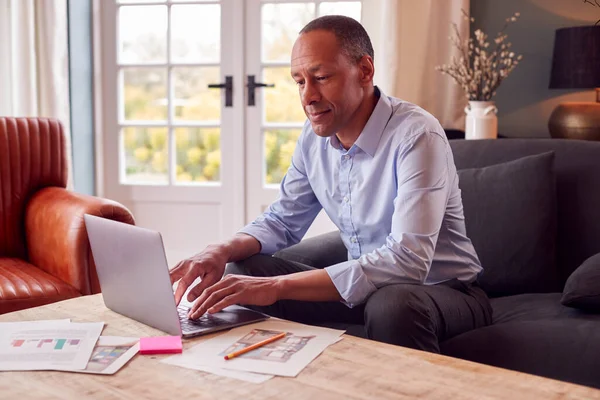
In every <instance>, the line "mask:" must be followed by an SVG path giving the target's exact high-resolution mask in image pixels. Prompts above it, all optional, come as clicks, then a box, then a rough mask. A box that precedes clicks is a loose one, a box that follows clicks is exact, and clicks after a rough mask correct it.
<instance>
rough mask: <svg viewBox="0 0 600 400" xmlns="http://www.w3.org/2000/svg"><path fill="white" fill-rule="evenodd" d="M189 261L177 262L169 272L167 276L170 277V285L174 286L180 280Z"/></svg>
mask: <svg viewBox="0 0 600 400" xmlns="http://www.w3.org/2000/svg"><path fill="white" fill-rule="evenodd" d="M188 261H189V260H183V261H181V262H179V264H177V265H176V266H175V267H173V269H171V270H170V271H169V276H170V277H171V285H173V284H175V282H177V281H178V280H180V279H181V278H182V277H183V275H184V274H185V272H186V271H187V268H186V266H187V263H188Z"/></svg>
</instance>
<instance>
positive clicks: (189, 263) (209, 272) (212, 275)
mask: <svg viewBox="0 0 600 400" xmlns="http://www.w3.org/2000/svg"><path fill="white" fill-rule="evenodd" d="M228 258H229V255H228V254H226V251H225V250H224V248H223V247H220V246H209V247H207V248H206V250H204V251H203V252H202V253H199V254H196V255H195V256H193V257H191V258H188V259H186V260H183V261H181V262H180V263H179V264H177V265H176V266H175V268H173V269H172V270H171V271H170V273H169V274H170V275H171V284H174V283H175V282H177V281H179V284H178V285H177V290H176V291H175V303H176V304H179V302H180V301H181V298H182V297H183V294H184V293H185V291H186V290H187V289H188V287H190V285H191V284H192V283H193V282H194V281H195V280H196V278H201V279H202V281H201V282H200V283H199V284H197V285H196V286H195V287H194V288H193V289H192V290H190V292H189V293H188V298H187V299H188V301H194V300H195V299H196V298H197V297H198V296H200V295H201V294H202V292H203V291H204V290H205V289H206V288H208V287H209V286H212V285H214V284H215V283H217V282H218V281H219V280H220V279H221V277H222V276H223V272H224V271H225V264H227V260H228Z"/></svg>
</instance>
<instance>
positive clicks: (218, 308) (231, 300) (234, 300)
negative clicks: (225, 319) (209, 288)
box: [208, 293, 241, 314]
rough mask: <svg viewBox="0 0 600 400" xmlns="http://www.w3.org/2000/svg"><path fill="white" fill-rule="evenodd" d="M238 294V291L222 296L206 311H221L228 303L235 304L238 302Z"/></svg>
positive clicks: (210, 312) (211, 312)
mask: <svg viewBox="0 0 600 400" xmlns="http://www.w3.org/2000/svg"><path fill="white" fill-rule="evenodd" d="M240 296H241V295H240V293H234V294H231V295H229V296H226V297H224V298H223V299H222V300H221V301H218V302H217V303H215V304H214V305H213V306H212V307H210V308H209V309H208V313H209V314H213V313H216V312H219V311H221V310H222V309H224V308H225V307H229V306H230V305H233V304H237V303H238V302H239V301H238V299H239V298H240Z"/></svg>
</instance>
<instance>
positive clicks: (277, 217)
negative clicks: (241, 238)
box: [238, 131, 322, 254]
mask: <svg viewBox="0 0 600 400" xmlns="http://www.w3.org/2000/svg"><path fill="white" fill-rule="evenodd" d="M304 133H306V131H305V132H304ZM304 133H303V134H304ZM302 138H303V135H301V136H300V139H299V140H298V143H297V144H296V149H295V151H294V155H293V157H292V162H291V165H290V167H289V168H288V170H287V173H286V175H285V177H284V178H283V181H282V182H281V186H280V189H279V197H278V198H277V200H276V201H275V202H274V203H272V204H271V205H270V206H269V208H268V209H267V210H266V211H265V212H264V213H263V214H262V215H260V216H259V217H258V218H256V219H255V220H254V221H253V222H252V223H250V224H248V225H246V226H245V227H244V228H242V229H241V230H239V231H238V233H245V234H247V235H250V236H253V237H254V238H256V239H257V240H258V241H259V242H260V244H261V251H260V252H261V254H274V253H275V252H277V251H278V250H281V249H284V248H286V247H289V246H292V245H294V244H296V243H298V242H299V241H300V240H301V239H302V238H303V237H304V234H305V233H306V231H307V230H308V228H309V227H310V225H311V224H312V222H313V221H314V219H315V218H316V216H317V214H318V213H319V211H320V210H321V208H322V206H321V204H320V203H319V201H318V200H317V198H316V196H315V194H314V192H313V190H312V187H311V185H310V183H309V181H308V177H307V175H306V169H305V164H304V157H303V151H302Z"/></svg>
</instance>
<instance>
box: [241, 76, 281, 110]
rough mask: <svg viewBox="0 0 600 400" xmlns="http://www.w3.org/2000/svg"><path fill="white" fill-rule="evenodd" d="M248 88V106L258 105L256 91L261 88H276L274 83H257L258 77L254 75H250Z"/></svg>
mask: <svg viewBox="0 0 600 400" xmlns="http://www.w3.org/2000/svg"><path fill="white" fill-rule="evenodd" d="M246 86H247V87H248V105H249V106H254V105H256V94H255V91H254V89H256V88H260V87H268V88H273V87H275V85H274V84H272V83H262V82H256V77H255V76H254V75H248V84H247V85H246Z"/></svg>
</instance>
